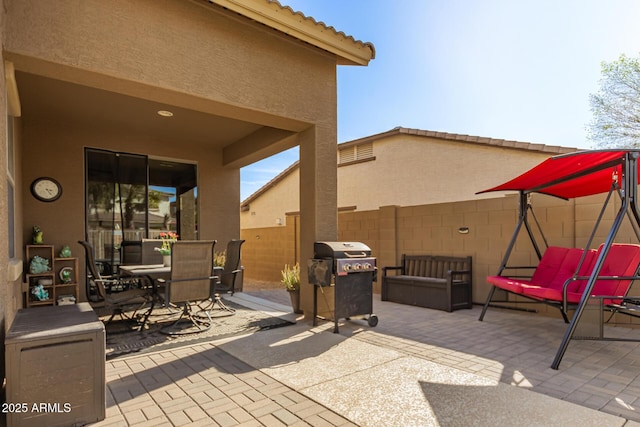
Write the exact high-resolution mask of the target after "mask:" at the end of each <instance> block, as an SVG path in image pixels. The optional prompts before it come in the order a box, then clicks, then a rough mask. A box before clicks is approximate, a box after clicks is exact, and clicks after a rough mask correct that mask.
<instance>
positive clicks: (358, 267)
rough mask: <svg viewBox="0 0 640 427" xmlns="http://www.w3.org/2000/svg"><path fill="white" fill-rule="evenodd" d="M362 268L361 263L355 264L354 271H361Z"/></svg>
mask: <svg viewBox="0 0 640 427" xmlns="http://www.w3.org/2000/svg"><path fill="white" fill-rule="evenodd" d="M361 268H362V265H360V263H359V262H356V263H355V264H353V269H354V270H360V269H361Z"/></svg>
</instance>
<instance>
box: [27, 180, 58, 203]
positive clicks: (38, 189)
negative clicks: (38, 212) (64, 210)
mask: <svg viewBox="0 0 640 427" xmlns="http://www.w3.org/2000/svg"><path fill="white" fill-rule="evenodd" d="M31 194H33V197H35V198H36V199H38V200H40V201H42V202H53V201H56V200H58V199H59V198H60V196H62V186H61V185H60V183H59V182H58V181H56V180H55V179H53V178H49V177H46V176H43V177H40V178H36V179H35V180H34V181H33V182H32V183H31Z"/></svg>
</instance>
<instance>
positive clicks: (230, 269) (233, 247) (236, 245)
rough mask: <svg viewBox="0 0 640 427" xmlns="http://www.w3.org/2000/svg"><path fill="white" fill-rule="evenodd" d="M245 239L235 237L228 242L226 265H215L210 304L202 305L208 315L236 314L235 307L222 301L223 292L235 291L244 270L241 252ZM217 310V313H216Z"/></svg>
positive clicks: (231, 293)
mask: <svg viewBox="0 0 640 427" xmlns="http://www.w3.org/2000/svg"><path fill="white" fill-rule="evenodd" d="M244 242H245V241H244V240H241V239H233V240H231V241H229V243H227V249H226V252H225V262H224V267H214V268H213V275H214V280H213V283H212V286H211V295H210V297H209V299H208V305H207V306H205V307H202V310H203V311H205V312H206V313H207V315H208V316H212V317H221V316H230V315H233V314H235V311H236V310H235V309H234V308H231V307H229V306H228V305H226V304H225V303H224V301H222V297H221V296H220V295H221V294H224V293H229V294H230V295H233V294H234V293H235V283H236V280H237V277H238V274H239V273H241V272H242V269H241V268H240V258H241V257H240V253H241V249H242V244H243V243H244ZM216 312H217V313H216Z"/></svg>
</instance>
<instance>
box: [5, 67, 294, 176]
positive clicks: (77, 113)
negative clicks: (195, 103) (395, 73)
mask: <svg viewBox="0 0 640 427" xmlns="http://www.w3.org/2000/svg"><path fill="white" fill-rule="evenodd" d="M15 79H16V82H17V87H18V94H19V99H20V104H21V109H22V119H23V123H24V125H25V126H29V124H30V123H35V122H39V121H59V122H61V123H70V124H80V125H82V126H85V127H91V128H95V129H96V130H100V129H109V128H118V129H120V130H125V131H130V132H131V133H132V134H134V135H135V134H140V135H145V137H146V138H147V139H149V138H151V139H157V140H158V142H160V143H162V142H164V141H166V142H167V143H175V142H176V141H183V142H191V143H197V144H203V145H207V146H210V147H211V148H212V149H225V148H226V149H231V150H233V148H232V147H233V145H234V144H243V141H244V142H247V141H249V142H251V141H252V139H253V137H252V136H255V135H257V136H259V135H261V134H265V133H269V131H270V133H271V134H274V133H275V134H277V135H280V136H283V137H284V136H287V135H290V134H292V133H293V130H292V129H291V128H294V129H298V128H300V129H301V128H304V127H305V125H302V124H300V123H295V124H293V125H292V123H289V124H286V127H288V128H289V129H275V128H273V127H270V126H265V125H264V123H257V122H252V121H245V120H240V119H237V118H233V117H225V116H223V115H216V114H211V113H208V112H204V111H198V110H195V109H190V108H185V107H183V106H179V105H172V104H169V103H162V102H157V101H153V100H149V99H143V98H139V97H135V96H129V95H124V94H122V93H117V92H113V91H108V90H103V89H98V88H95V87H90V86H84V85H81V84H76V83H70V82H68V81H63V80H58V79H55V78H50V77H44V76H40V75H36V74H31V73H27V72H21V71H16V73H15ZM151 91H152V89H151V90H150V93H149V95H150V96H149V97H150V98H153V97H154V94H153V93H151ZM176 99H178V97H176ZM178 103H180V102H177V104H178ZM162 111H169V112H171V113H172V114H173V115H172V116H170V117H166V116H163V115H161V114H159V113H158V112H162ZM233 113H234V112H233V109H232V108H231V109H230V115H233ZM291 125H292V126H291ZM269 142H277V138H275V139H274V138H273V137H272V138H270V141H269ZM258 148H264V147H258ZM285 148H289V147H286V146H277V144H276V146H273V147H271V148H270V149H266V150H263V152H262V154H261V155H262V157H268V156H269V155H271V154H275V153H277V152H278V151H281V150H283V149H285ZM234 160H236V163H235V164H234V166H244V165H246V164H249V163H252V162H254V161H257V160H260V158H252V159H245V160H243V161H241V164H238V162H237V159H234Z"/></svg>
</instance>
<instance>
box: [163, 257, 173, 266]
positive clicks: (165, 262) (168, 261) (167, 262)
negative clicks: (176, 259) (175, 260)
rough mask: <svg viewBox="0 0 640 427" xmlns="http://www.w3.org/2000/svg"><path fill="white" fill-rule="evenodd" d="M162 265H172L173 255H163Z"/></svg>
mask: <svg viewBox="0 0 640 427" xmlns="http://www.w3.org/2000/svg"><path fill="white" fill-rule="evenodd" d="M162 265H164V266H165V267H171V255H162Z"/></svg>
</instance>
